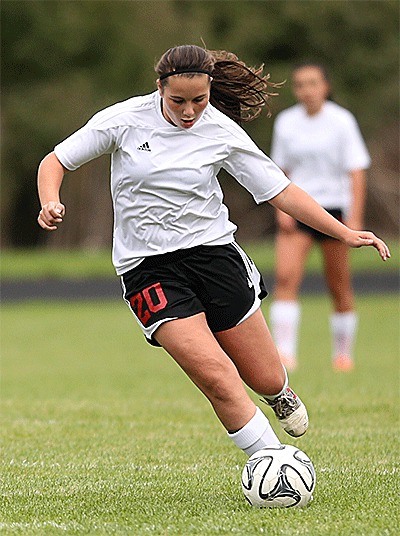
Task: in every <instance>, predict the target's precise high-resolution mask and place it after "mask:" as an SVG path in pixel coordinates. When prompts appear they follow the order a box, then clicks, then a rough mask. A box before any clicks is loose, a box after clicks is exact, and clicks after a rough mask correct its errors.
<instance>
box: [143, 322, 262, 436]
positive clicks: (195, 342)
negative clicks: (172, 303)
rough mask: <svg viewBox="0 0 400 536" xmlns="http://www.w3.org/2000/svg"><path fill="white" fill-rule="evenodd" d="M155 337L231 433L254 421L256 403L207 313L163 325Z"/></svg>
mask: <svg viewBox="0 0 400 536" xmlns="http://www.w3.org/2000/svg"><path fill="white" fill-rule="evenodd" d="M154 336H155V338H156V339H157V341H158V343H159V344H160V345H161V346H162V347H163V348H164V349H165V350H166V351H167V352H168V353H169V354H170V355H171V356H172V357H173V359H174V360H175V361H176V363H177V364H178V365H179V366H180V367H181V368H182V369H183V371H184V372H185V373H186V374H187V375H188V376H189V378H190V379H191V380H192V382H193V383H194V384H195V385H197V387H198V388H199V389H200V390H201V391H202V392H203V393H204V394H205V395H206V397H207V398H208V399H209V400H210V402H211V403H212V405H213V406H214V409H215V411H216V413H217V415H218V417H219V418H220V420H221V422H222V423H223V424H224V426H225V427H226V428H227V429H228V430H235V429H239V428H241V427H242V426H244V425H245V424H246V423H247V422H248V421H249V420H250V419H251V417H252V416H253V415H254V404H253V403H252V402H251V400H250V398H249V396H248V394H247V393H246V390H245V388H244V385H243V382H242V379H241V378H240V375H239V372H238V370H237V368H236V367H235V365H234V363H233V362H232V360H231V359H230V358H229V357H228V355H227V354H226V353H225V352H224V350H223V349H222V348H221V346H220V345H219V344H218V342H217V340H216V338H215V337H214V335H213V334H212V332H211V331H210V328H209V327H208V324H207V321H206V317H205V314H204V313H200V314H197V315H194V316H192V317H190V318H180V319H176V320H171V321H170V322H167V323H165V324H162V325H161V326H160V327H159V328H158V329H157V331H156V332H155V334H154Z"/></svg>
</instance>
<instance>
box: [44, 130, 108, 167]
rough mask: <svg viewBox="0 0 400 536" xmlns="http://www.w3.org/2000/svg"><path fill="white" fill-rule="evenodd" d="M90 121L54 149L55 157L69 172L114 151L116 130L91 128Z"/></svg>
mask: <svg viewBox="0 0 400 536" xmlns="http://www.w3.org/2000/svg"><path fill="white" fill-rule="evenodd" d="M91 121H92V120H91ZM91 121H89V122H88V123H87V124H86V125H85V126H83V127H82V128H81V129H79V130H77V131H76V132H75V133H74V134H71V136H69V137H68V138H66V139H65V140H64V141H62V142H61V143H59V144H58V145H56V147H55V148H54V153H55V155H56V156H57V158H58V159H59V161H60V162H61V164H62V165H63V166H64V167H65V168H66V169H68V170H69V171H75V170H76V169H78V168H79V167H80V166H82V165H83V164H86V163H87V162H90V160H93V159H95V158H97V157H99V156H101V155H103V154H109V153H111V152H113V150H114V147H115V141H116V129H115V128H107V129H101V128H97V127H93V125H92V123H91Z"/></svg>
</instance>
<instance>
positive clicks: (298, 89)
mask: <svg viewBox="0 0 400 536" xmlns="http://www.w3.org/2000/svg"><path fill="white" fill-rule="evenodd" d="M329 91H330V87H329V83H328V82H327V81H326V80H325V78H324V74H323V73H322V71H321V69H319V68H318V67H313V66H306V67H301V68H299V69H297V70H296V71H295V72H294V73H293V92H294V94H295V97H296V99H297V100H298V101H299V102H300V103H301V104H303V105H304V106H305V107H306V109H307V111H308V113H310V114H314V113H318V112H319V111H320V109H321V107H322V105H323V103H324V102H325V100H326V99H327V97H328V95H329Z"/></svg>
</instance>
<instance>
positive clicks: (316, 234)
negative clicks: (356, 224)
mask: <svg viewBox="0 0 400 536" xmlns="http://www.w3.org/2000/svg"><path fill="white" fill-rule="evenodd" d="M325 210H326V211H327V212H329V214H331V216H333V217H334V218H336V219H337V220H339V221H340V222H342V223H343V211H342V210H340V209H339V208H326V209H325ZM297 229H298V230H299V231H302V232H303V233H307V234H308V235H310V236H312V237H313V238H314V239H315V240H318V241H319V242H322V241H324V240H336V238H333V237H332V236H329V235H326V234H325V233H321V231H317V230H316V229H313V228H312V227H309V226H308V225H306V224H305V223H301V222H300V221H298V222H297Z"/></svg>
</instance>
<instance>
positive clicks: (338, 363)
mask: <svg viewBox="0 0 400 536" xmlns="http://www.w3.org/2000/svg"><path fill="white" fill-rule="evenodd" d="M332 366H333V369H334V370H336V371H338V372H350V370H353V369H354V361H353V360H352V359H351V357H349V356H348V355H338V356H337V357H335V359H334V360H333V362H332Z"/></svg>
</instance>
